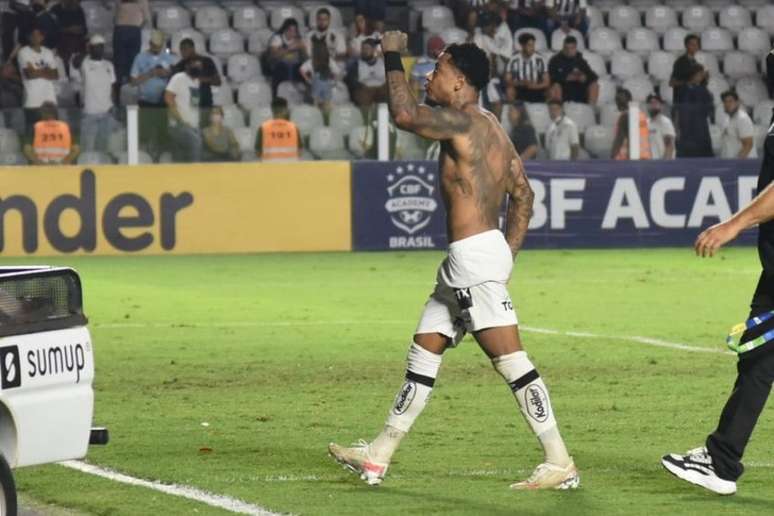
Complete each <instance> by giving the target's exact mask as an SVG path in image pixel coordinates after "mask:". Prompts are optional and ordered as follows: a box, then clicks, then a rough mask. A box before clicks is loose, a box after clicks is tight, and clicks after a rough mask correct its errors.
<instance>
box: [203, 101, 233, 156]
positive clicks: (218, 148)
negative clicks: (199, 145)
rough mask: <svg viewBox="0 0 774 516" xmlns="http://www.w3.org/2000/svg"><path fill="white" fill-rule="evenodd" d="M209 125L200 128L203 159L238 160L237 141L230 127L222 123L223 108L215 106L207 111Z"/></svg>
mask: <svg viewBox="0 0 774 516" xmlns="http://www.w3.org/2000/svg"><path fill="white" fill-rule="evenodd" d="M209 122H210V125H208V126H207V127H205V128H204V129H203V130H202V137H203V140H204V160H205V161H238V160H239V142H237V139H236V137H235V136H234V131H232V130H231V128H230V127H226V126H225V125H223V108H222V107H220V106H215V107H213V108H212V109H211V110H210V113H209Z"/></svg>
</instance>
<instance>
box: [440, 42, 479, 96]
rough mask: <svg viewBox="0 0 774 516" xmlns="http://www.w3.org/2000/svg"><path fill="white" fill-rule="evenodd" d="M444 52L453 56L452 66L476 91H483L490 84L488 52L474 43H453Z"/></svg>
mask: <svg viewBox="0 0 774 516" xmlns="http://www.w3.org/2000/svg"><path fill="white" fill-rule="evenodd" d="M444 52H445V53H446V54H449V55H450V56H451V61H452V64H454V66H455V67H457V69H458V70H459V71H460V72H462V75H464V76H465V78H466V79H467V80H468V82H469V83H470V84H471V85H472V86H473V87H474V88H476V90H478V91H481V90H483V89H484V88H485V87H486V85H487V83H488V82H489V59H488V58H487V56H486V52H484V51H483V50H481V49H480V48H479V47H478V46H477V45H475V44H474V43H452V44H451V45H449V46H447V47H446V48H445V49H444Z"/></svg>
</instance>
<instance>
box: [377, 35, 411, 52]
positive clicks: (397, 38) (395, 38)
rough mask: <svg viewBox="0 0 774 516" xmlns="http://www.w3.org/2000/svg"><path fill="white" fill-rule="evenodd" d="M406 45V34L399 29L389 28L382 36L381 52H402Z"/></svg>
mask: <svg viewBox="0 0 774 516" xmlns="http://www.w3.org/2000/svg"><path fill="white" fill-rule="evenodd" d="M407 46H408V35H407V34H405V33H403V32H401V31H399V30H390V31H387V32H385V33H384V36H382V51H383V52H403V51H404V50H406V47H407Z"/></svg>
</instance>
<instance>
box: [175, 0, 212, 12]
mask: <svg viewBox="0 0 774 516" xmlns="http://www.w3.org/2000/svg"><path fill="white" fill-rule="evenodd" d="M182 3H183V4H185V7H186V9H188V10H189V11H191V13H193V14H194V15H196V13H197V12H199V11H200V10H202V9H206V8H208V7H217V5H218V4H217V2H216V1H215V0H183V2H182Z"/></svg>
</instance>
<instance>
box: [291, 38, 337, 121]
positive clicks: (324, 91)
mask: <svg viewBox="0 0 774 516" xmlns="http://www.w3.org/2000/svg"><path fill="white" fill-rule="evenodd" d="M341 75H342V73H341V67H340V66H339V64H338V63H337V62H336V61H335V60H334V59H333V57H332V56H331V55H330V54H329V53H328V46H327V45H326V44H325V41H324V40H322V39H314V40H312V58H311V59H309V60H308V61H306V62H305V63H304V64H303V65H301V76H302V77H303V78H304V80H305V81H306V82H307V84H309V87H310V90H309V92H310V94H311V97H312V102H313V103H314V104H315V105H316V106H317V107H319V108H320V110H322V112H323V114H325V115H326V116H327V115H328V113H330V111H331V99H332V98H333V87H334V86H335V85H336V80H337V79H338V78H339V77H341Z"/></svg>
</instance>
